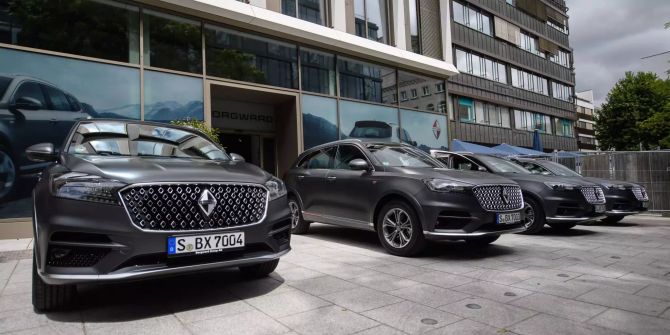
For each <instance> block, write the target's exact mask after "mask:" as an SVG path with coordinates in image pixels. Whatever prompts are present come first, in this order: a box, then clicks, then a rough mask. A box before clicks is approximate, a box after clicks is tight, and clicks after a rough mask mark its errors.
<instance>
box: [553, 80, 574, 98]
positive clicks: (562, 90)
mask: <svg viewBox="0 0 670 335" xmlns="http://www.w3.org/2000/svg"><path fill="white" fill-rule="evenodd" d="M551 96H552V97H554V98H556V99H560V100H563V101H572V87H570V86H566V85H563V84H559V83H557V82H551Z"/></svg>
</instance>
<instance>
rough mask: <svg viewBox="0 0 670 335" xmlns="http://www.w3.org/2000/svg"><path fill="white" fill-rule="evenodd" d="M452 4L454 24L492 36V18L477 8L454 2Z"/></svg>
mask: <svg viewBox="0 0 670 335" xmlns="http://www.w3.org/2000/svg"><path fill="white" fill-rule="evenodd" d="M453 4H454V21H455V22H457V23H460V24H462V25H464V26H467V27H469V28H472V29H474V30H477V31H479V32H482V33H484V34H486V35H489V36H491V35H492V29H491V27H492V24H491V21H492V18H491V16H490V15H488V14H486V13H484V12H482V11H481V10H480V9H479V8H476V7H472V6H468V5H463V4H461V3H460V2H456V1H454V2H453Z"/></svg>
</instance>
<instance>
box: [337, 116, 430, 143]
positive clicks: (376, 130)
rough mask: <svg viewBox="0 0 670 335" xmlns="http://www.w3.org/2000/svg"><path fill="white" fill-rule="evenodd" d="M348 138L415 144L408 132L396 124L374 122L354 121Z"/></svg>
mask: <svg viewBox="0 0 670 335" xmlns="http://www.w3.org/2000/svg"><path fill="white" fill-rule="evenodd" d="M349 138H354V139H368V140H369V139H372V140H373V141H374V140H376V141H390V142H402V143H407V144H409V145H413V146H416V144H417V143H416V141H414V140H412V137H411V136H410V135H409V132H408V131H407V130H405V129H403V128H400V126H398V125H397V124H395V123H389V122H384V121H374V120H364V121H356V123H354V128H353V129H352V130H351V132H350V133H349Z"/></svg>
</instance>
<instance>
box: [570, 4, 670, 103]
mask: <svg viewBox="0 0 670 335" xmlns="http://www.w3.org/2000/svg"><path fill="white" fill-rule="evenodd" d="M566 3H567V6H568V7H569V11H568V15H569V16H570V23H569V25H570V46H571V47H572V48H573V49H574V57H575V69H576V70H575V73H576V77H577V78H576V79H577V87H576V90H577V92H580V91H585V90H590V89H593V91H594V95H595V100H596V105H599V104H601V103H602V102H604V100H605V98H606V96H607V93H608V92H609V90H610V89H611V88H612V86H614V84H615V83H616V82H617V80H619V79H620V78H622V77H623V76H624V73H625V72H626V71H653V72H656V73H657V74H658V75H659V76H662V77H663V78H665V77H666V76H667V74H666V71H667V70H668V69H670V63H668V61H669V60H670V54H665V55H661V56H657V57H653V58H650V59H640V58H642V57H645V56H649V55H653V54H657V53H660V52H664V51H670V29H667V30H666V29H664V24H665V22H670V0H566Z"/></svg>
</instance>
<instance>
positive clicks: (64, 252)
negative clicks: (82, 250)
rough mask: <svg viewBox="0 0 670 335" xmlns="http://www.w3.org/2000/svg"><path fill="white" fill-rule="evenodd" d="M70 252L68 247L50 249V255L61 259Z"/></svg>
mask: <svg viewBox="0 0 670 335" xmlns="http://www.w3.org/2000/svg"><path fill="white" fill-rule="evenodd" d="M69 254H70V249H62V248H55V249H52V250H51V257H53V258H55V259H61V258H63V257H66V256H67V255H69Z"/></svg>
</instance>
